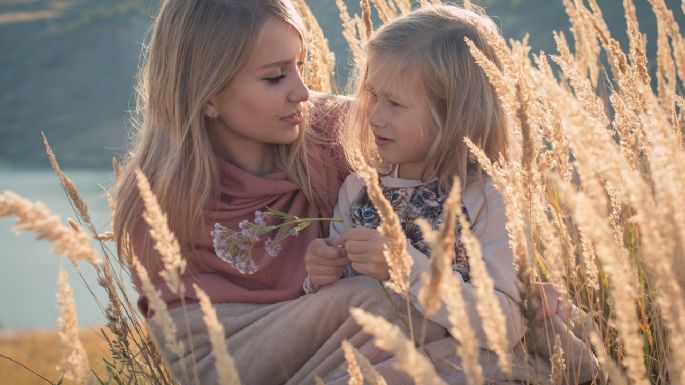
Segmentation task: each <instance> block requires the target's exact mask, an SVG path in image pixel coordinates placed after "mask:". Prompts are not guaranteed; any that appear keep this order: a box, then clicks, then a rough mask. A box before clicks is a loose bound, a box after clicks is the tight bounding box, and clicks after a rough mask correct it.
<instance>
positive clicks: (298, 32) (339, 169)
mask: <svg viewBox="0 0 685 385" xmlns="http://www.w3.org/2000/svg"><path fill="white" fill-rule="evenodd" d="M303 31H304V27H303V23H302V20H301V19H300V17H299V16H298V14H297V12H296V11H295V10H294V8H293V6H292V4H291V3H290V1H289V0H196V1H190V0H185V1H182V0H168V1H164V2H163V3H162V5H161V9H160V11H159V14H158V15H157V17H156V19H155V23H154V26H153V30H152V33H151V37H150V42H149V46H148V48H147V52H146V55H145V57H144V65H143V66H142V70H141V73H140V76H139V85H138V91H139V98H138V115H139V119H138V122H139V125H140V126H139V130H138V132H137V133H136V136H135V138H134V149H133V150H132V152H131V155H130V158H129V159H128V160H127V162H126V164H125V167H124V169H123V171H122V175H121V178H120V182H119V185H118V191H117V207H118V209H117V212H116V215H115V218H114V229H115V232H116V234H117V245H118V248H119V251H120V254H121V255H124V256H126V257H131V256H133V255H136V256H137V257H138V258H139V259H140V260H141V262H142V263H143V265H144V266H145V267H146V268H147V270H148V273H149V276H150V277H151V278H152V279H153V283H154V284H155V286H156V287H157V288H158V289H159V290H161V291H162V296H163V299H164V300H165V302H166V303H167V305H168V307H169V308H171V311H170V313H171V316H172V318H173V319H174V322H175V323H176V324H177V330H178V331H179V333H178V336H177V338H178V340H179V341H180V342H182V343H183V346H184V347H185V351H184V353H183V354H182V355H181V357H179V356H176V355H175V354H173V353H171V352H170V351H167V350H166V348H165V347H164V346H160V349H161V350H162V353H163V355H164V357H165V359H166V360H167V362H168V364H169V365H170V368H171V369H172V370H173V371H174V373H175V374H176V376H177V377H178V378H179V380H180V381H181V382H182V383H184V384H185V383H195V382H198V383H200V384H211V383H215V382H216V381H217V380H216V371H215V369H214V363H213V358H212V355H211V352H210V350H211V348H210V343H209V341H208V338H207V334H206V330H205V326H204V323H203V321H202V312H201V310H200V308H199V306H198V305H197V304H196V302H197V298H196V295H195V293H194V291H193V289H192V284H197V285H198V286H199V287H201V288H202V289H203V290H204V291H205V292H207V294H208V295H209V296H210V299H211V300H212V302H213V303H214V305H215V307H216V310H217V313H218V316H219V320H220V321H221V322H222V323H223V325H224V327H225V329H226V345H227V346H228V348H229V350H230V352H231V354H232V355H233V357H234V359H235V361H236V367H237V368H238V370H239V374H240V377H241V380H242V382H243V383H245V384H281V383H286V382H288V383H293V384H295V383H303V382H306V383H310V382H313V378H314V376H315V375H319V376H321V377H323V378H328V379H333V378H336V377H340V376H344V375H345V368H344V358H343V355H342V352H341V351H340V342H341V340H342V339H348V340H350V341H352V343H353V344H354V345H355V346H356V347H358V348H359V349H360V350H361V351H362V352H364V353H366V354H367V355H368V356H369V357H371V358H372V361H374V362H381V361H383V360H385V359H387V358H388V355H387V354H385V353H382V352H380V351H379V350H377V349H376V348H375V347H374V346H373V344H372V342H371V340H370V337H369V336H368V335H365V334H363V333H361V332H360V329H359V327H358V326H357V325H356V323H355V322H354V321H353V320H352V319H351V318H350V316H349V314H348V311H347V309H348V306H356V307H362V308H364V309H368V310H373V312H374V313H376V314H380V315H383V316H385V317H386V318H388V319H391V320H392V319H393V317H395V316H394V314H395V310H394V309H393V308H392V306H391V305H390V303H389V302H388V301H387V299H386V297H385V295H384V293H383V290H382V288H381V286H380V285H379V284H378V282H376V281H374V280H371V279H369V278H365V277H359V278H355V279H351V280H345V282H344V283H341V284H340V285H333V286H334V287H331V288H330V289H327V290H322V291H321V292H320V293H317V294H316V295H311V296H305V297H301V295H302V294H303V291H302V284H303V281H304V278H305V276H306V271H305V254H307V255H308V259H310V260H325V261H337V262H331V263H333V264H336V263H337V264H344V265H346V264H347V263H348V261H347V259H346V257H345V256H344V253H342V251H341V249H339V248H337V247H334V246H332V245H329V244H327V243H326V242H325V241H316V242H314V243H312V244H311V245H310V242H311V241H313V240H315V239H323V238H325V237H326V236H327V234H328V223H325V222H322V223H320V224H314V225H311V226H309V227H308V228H306V229H304V230H303V231H302V232H301V233H300V234H299V236H298V237H289V238H287V239H285V240H284V241H283V242H281V243H280V247H281V248H282V249H281V250H280V251H279V252H278V255H276V256H275V257H273V256H271V255H269V254H274V253H272V252H270V250H265V248H264V246H263V244H262V243H261V242H258V243H256V244H255V245H254V247H253V248H251V249H250V250H249V253H248V254H241V255H235V253H233V254H231V255H228V254H225V253H215V248H214V247H213V246H214V245H213V239H212V235H211V234H212V231H213V229H214V227H215V226H217V224H218V225H219V226H221V227H223V228H229V229H233V230H235V231H240V227H241V225H240V223H241V222H244V221H246V220H248V221H252V220H254V219H255V218H254V215H255V212H256V211H260V212H261V210H264V209H266V208H267V207H268V208H271V209H275V210H280V211H283V212H287V213H290V214H292V215H297V216H298V217H330V216H331V213H332V211H333V206H334V204H335V200H336V197H337V192H338V189H339V187H340V184H341V182H342V180H343V179H344V177H345V176H346V174H347V167H346V165H345V162H344V160H343V157H342V156H341V154H340V152H339V149H338V147H337V146H336V145H335V144H334V143H333V140H332V139H333V138H334V137H335V133H334V132H333V131H334V127H335V126H336V119H337V116H338V115H339V114H338V113H336V111H338V110H339V109H337V108H336V106H335V103H333V102H330V101H326V100H321V99H319V100H315V101H309V98H310V94H309V92H308V90H307V88H306V86H305V84H304V82H303V80H302V77H301V74H300V66H301V64H302V63H301V61H302V59H303V57H304V47H303ZM308 110H311V111H310V112H311V114H310V115H311V116H312V117H313V118H312V122H311V124H308V122H307V111H308ZM329 111H332V112H330V113H329ZM136 169H140V170H142V172H143V173H144V174H145V175H146V176H147V178H148V179H149V180H150V184H151V186H152V189H153V192H154V193H155V195H156V196H157V198H158V200H159V202H160V205H161V207H162V209H163V210H164V211H165V213H166V214H167V216H168V222H169V226H170V228H171V230H172V231H173V232H174V233H175V235H176V237H177V238H178V240H179V243H180V245H181V248H182V253H183V256H184V258H185V260H186V261H187V265H188V268H187V271H186V273H185V274H184V275H183V277H182V281H183V285H184V287H185V289H184V291H183V293H184V295H183V297H181V296H179V295H177V294H174V293H173V292H172V291H171V290H169V289H168V288H167V286H166V285H165V284H164V282H163V280H162V278H161V277H160V276H159V274H158V273H159V271H160V269H161V267H160V265H161V263H160V262H159V256H158V255H157V253H156V252H155V251H154V249H153V247H152V242H151V241H150V236H149V234H148V227H147V225H146V224H145V222H144V221H143V220H142V219H141V212H142V203H141V200H140V198H139V195H138V190H137V187H136V183H135V182H136V180H135V170H136ZM321 268H322V269H324V270H326V269H327V267H326V266H322V267H321ZM136 281H137V278H136ZM138 304H139V307H140V309H141V311H142V312H143V313H144V314H146V315H148V316H151V315H152V314H151V312H150V308H149V306H148V299H147V298H146V297H145V296H144V295H141V297H140V299H139V302H138ZM151 326H152V331H153V333H154V334H155V335H156V336H157V337H158V339H161V337H162V335H161V331H160V330H159V329H158V328H157V327H156V324H155V323H154V322H151ZM443 334H444V330H443V329H442V328H440V327H437V326H436V327H435V328H430V327H429V329H428V337H429V338H432V336H433V335H435V336H436V338H437V337H439V336H442V335H443Z"/></svg>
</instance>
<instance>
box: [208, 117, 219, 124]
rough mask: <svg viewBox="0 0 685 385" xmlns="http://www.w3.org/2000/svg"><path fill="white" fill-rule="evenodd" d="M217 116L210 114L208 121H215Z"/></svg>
mask: <svg viewBox="0 0 685 385" xmlns="http://www.w3.org/2000/svg"><path fill="white" fill-rule="evenodd" d="M217 117H218V116H217V115H212V116H210V117H209V122H210V123H214V122H216V118H217Z"/></svg>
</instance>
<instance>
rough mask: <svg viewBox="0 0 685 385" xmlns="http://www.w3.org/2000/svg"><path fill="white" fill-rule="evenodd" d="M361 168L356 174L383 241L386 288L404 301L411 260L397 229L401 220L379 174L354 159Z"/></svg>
mask: <svg viewBox="0 0 685 385" xmlns="http://www.w3.org/2000/svg"><path fill="white" fill-rule="evenodd" d="M357 163H359V165H360V167H361V168H360V169H358V173H359V175H360V176H361V177H362V178H363V179H364V182H365V183H366V188H367V190H368V193H369V198H371V202H372V203H373V205H374V206H375V207H376V209H377V210H378V216H379V217H380V218H381V224H380V226H379V227H378V231H380V233H381V234H382V235H383V237H384V238H385V248H384V250H383V255H384V256H385V259H386V261H387V262H388V273H389V275H390V279H389V280H388V281H387V282H385V285H386V286H387V287H388V288H390V289H391V290H393V291H395V292H396V293H398V294H401V295H404V296H405V298H406V296H407V294H408V292H409V274H410V273H411V268H412V265H413V264H414V261H413V260H412V258H411V256H410V255H409V253H408V252H407V238H406V237H405V235H404V232H403V231H402V226H400V220H399V218H398V217H397V214H396V213H395V211H394V210H393V209H392V205H391V204H390V202H388V200H387V199H386V198H385V196H384V195H383V191H382V190H381V187H380V184H379V181H378V172H377V171H376V170H374V169H373V168H372V167H371V166H369V165H368V164H367V163H366V162H365V161H364V160H363V159H362V158H359V159H357Z"/></svg>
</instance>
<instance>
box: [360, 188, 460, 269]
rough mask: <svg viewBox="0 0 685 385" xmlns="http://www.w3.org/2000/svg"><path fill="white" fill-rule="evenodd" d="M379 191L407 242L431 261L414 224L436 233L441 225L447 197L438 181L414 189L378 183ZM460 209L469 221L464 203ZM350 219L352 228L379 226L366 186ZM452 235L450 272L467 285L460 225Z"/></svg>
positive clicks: (378, 218) (425, 243)
mask: <svg viewBox="0 0 685 385" xmlns="http://www.w3.org/2000/svg"><path fill="white" fill-rule="evenodd" d="M381 187H382V189H383V195H385V198H386V199H388V201H390V203H391V204H392V207H393V210H394V211H395V213H396V214H397V216H398V217H399V220H400V224H401V225H402V230H404V234H405V235H406V236H407V241H409V242H410V243H411V245H412V246H413V247H414V248H416V249H417V250H419V251H420V252H421V253H423V254H424V255H426V256H428V257H430V254H431V249H430V246H429V245H428V243H427V242H426V241H424V240H423V235H422V234H421V229H420V228H419V226H418V225H417V224H416V220H417V219H418V218H425V219H426V220H428V222H429V223H430V224H431V225H432V226H433V229H437V228H438V227H439V226H440V225H441V224H442V221H443V218H442V211H443V206H444V204H445V201H446V200H447V195H448V194H447V193H441V192H440V191H439V189H438V183H437V181H435V182H429V183H425V184H421V185H418V186H415V187H386V186H383V184H382V183H381ZM461 209H462V212H463V213H464V215H466V218H467V219H468V218H469V216H468V213H467V212H466V208H465V207H464V204H463V203H462V205H461ZM350 215H351V217H352V222H353V224H354V225H355V226H362V227H365V228H368V229H375V228H377V227H378V226H379V225H380V217H379V215H378V211H377V210H376V208H375V207H374V205H373V203H372V202H371V198H369V194H368V192H367V188H366V186H364V187H363V188H362V189H361V191H360V192H359V194H358V195H357V197H356V198H355V199H354V200H353V201H352V202H351V204H350ZM455 232H456V242H455V245H454V248H455V260H454V262H453V265H452V268H453V270H454V271H457V272H459V273H460V274H461V276H462V278H463V279H464V282H468V281H469V280H470V276H469V264H468V258H467V256H466V252H465V250H464V246H463V244H462V242H461V225H460V224H459V223H457V226H456V228H455Z"/></svg>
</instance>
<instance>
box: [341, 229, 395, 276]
mask: <svg viewBox="0 0 685 385" xmlns="http://www.w3.org/2000/svg"><path fill="white" fill-rule="evenodd" d="M342 240H343V242H344V243H343V244H344V245H345V251H346V252H347V258H349V260H350V262H352V267H353V268H354V269H355V270H356V271H358V272H359V273H361V274H364V275H367V276H369V277H373V278H375V279H377V280H380V281H385V280H387V279H388V278H390V275H389V274H388V263H387V262H386V261H385V256H384V255H383V248H384V244H385V238H384V237H383V236H382V235H381V233H380V232H378V230H371V229H366V228H363V227H356V228H354V229H349V230H345V232H343V233H342Z"/></svg>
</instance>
